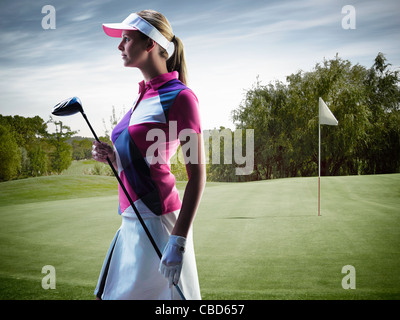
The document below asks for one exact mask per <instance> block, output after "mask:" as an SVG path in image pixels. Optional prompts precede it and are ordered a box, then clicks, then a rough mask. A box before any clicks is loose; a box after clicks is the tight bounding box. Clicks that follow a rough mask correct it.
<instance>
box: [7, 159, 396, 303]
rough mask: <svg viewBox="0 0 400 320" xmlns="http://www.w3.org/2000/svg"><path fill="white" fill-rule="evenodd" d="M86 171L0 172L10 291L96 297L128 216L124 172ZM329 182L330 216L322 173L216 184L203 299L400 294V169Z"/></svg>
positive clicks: (204, 240) (201, 242) (203, 247)
mask: <svg viewBox="0 0 400 320" xmlns="http://www.w3.org/2000/svg"><path fill="white" fill-rule="evenodd" d="M76 165H79V166H81V165H83V164H82V163H80V164H78V163H77V164H76ZM88 165H89V164H88ZM81 169H82V168H81ZM79 170H80V169H79ZM79 170H76V172H70V173H68V174H67V175H60V176H51V177H40V178H31V179H24V180H17V181H10V182H5V183H0V299H93V290H94V288H95V285H96V282H97V277H98V274H99V272H100V268H101V266H102V263H103V259H104V256H105V254H106V251H107V249H108V246H109V244H110V242H111V240H112V238H113V236H114V234H115V231H116V230H117V229H118V227H119V225H120V222H121V218H120V217H119V216H118V214H117V213H116V212H117V205H118V204H117V192H116V189H117V183H116V181H115V178H113V177H105V176H88V175H82V174H80V171H79ZM184 186H185V183H179V184H178V188H179V189H180V191H181V195H183V189H184ZM321 192H322V201H321V216H320V217H318V216H317V178H291V179H280V180H270V181H260V182H249V183H208V184H207V186H206V190H205V192H204V195H203V200H202V203H201V206H200V208H199V211H198V214H197V217H196V220H195V225H194V235H195V248H196V257H197V265H198V271H199V279H200V287H201V293H202V297H203V299H399V298H400V268H399V267H400V241H399V240H400V235H399V227H400V210H399V208H400V175H399V174H393V175H377V176H349V177H323V178H322V179H321ZM45 265H52V266H54V267H55V269H56V289H55V290H51V289H49V290H44V289H42V287H41V281H42V278H43V277H44V276H45V275H44V274H42V273H41V270H42V267H43V266H45ZM345 265H353V266H354V267H355V269H356V289H354V290H351V289H349V290H344V289H343V288H342V286H341V281H342V278H343V277H344V276H345V275H344V274H342V273H341V270H342V267H343V266H345Z"/></svg>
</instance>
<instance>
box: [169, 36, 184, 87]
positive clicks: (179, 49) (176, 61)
mask: <svg viewBox="0 0 400 320" xmlns="http://www.w3.org/2000/svg"><path fill="white" fill-rule="evenodd" d="M171 41H172V43H173V44H174V52H173V53H172V55H171V57H170V58H169V59H168V60H167V69H168V72H172V71H178V73H179V80H180V81H181V82H183V84H185V85H186V84H187V70H186V62H185V51H184V48H183V43H182V41H181V39H179V38H178V37H176V36H173V37H172V40H171Z"/></svg>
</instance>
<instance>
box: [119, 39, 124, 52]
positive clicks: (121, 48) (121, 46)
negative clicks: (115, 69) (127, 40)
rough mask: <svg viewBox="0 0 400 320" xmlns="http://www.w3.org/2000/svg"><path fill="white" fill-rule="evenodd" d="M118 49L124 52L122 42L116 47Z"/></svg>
mask: <svg viewBox="0 0 400 320" xmlns="http://www.w3.org/2000/svg"><path fill="white" fill-rule="evenodd" d="M118 49H119V50H121V51H124V46H123V41H121V42H120V43H119V45H118Z"/></svg>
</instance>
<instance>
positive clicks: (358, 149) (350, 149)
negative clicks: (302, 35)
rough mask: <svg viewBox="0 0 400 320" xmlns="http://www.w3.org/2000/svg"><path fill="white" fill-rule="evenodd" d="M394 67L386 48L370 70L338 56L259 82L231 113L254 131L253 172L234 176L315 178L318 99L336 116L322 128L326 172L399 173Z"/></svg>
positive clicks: (399, 93) (399, 100)
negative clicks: (278, 78)
mask: <svg viewBox="0 0 400 320" xmlns="http://www.w3.org/2000/svg"><path fill="white" fill-rule="evenodd" d="M390 66H391V65H390V64H389V63H388V62H387V59H386V57H385V56H384V55H383V54H382V53H379V54H378V55H377V57H376V58H375V61H374V63H373V65H372V67H370V68H366V67H363V66H361V65H359V64H356V65H352V64H351V62H350V61H348V60H343V59H341V58H340V57H338V55H336V57H335V58H334V59H331V60H326V59H324V60H323V62H322V63H317V64H316V65H315V67H314V69H313V70H312V71H309V72H303V71H298V72H297V73H294V74H291V75H290V76H287V77H286V82H285V83H284V82H282V81H276V82H274V83H269V84H268V85H261V83H260V82H259V81H257V82H256V83H255V85H254V86H253V87H252V88H251V89H250V90H248V91H247V92H246V95H245V99H244V101H243V102H242V103H241V105H240V106H239V107H238V108H237V109H235V110H234V111H233V112H232V118H233V121H234V123H235V125H236V128H240V129H245V128H252V129H254V164H255V165H254V171H253V173H252V174H251V175H249V176H247V177H236V180H235V181H238V180H240V179H242V180H262V179H271V178H283V177H296V176H303V177H304V176H316V175H317V174H318V171H317V170H318V98H319V97H321V98H322V99H323V100H324V101H325V102H326V103H327V105H328V106H329V108H330V110H331V111H332V113H333V114H334V115H335V117H336V119H337V120H338V121H339V125H338V126H324V125H322V126H321V175H355V174H383V173H397V172H400V88H399V83H400V78H399V71H398V70H392V69H391V68H390ZM228 171H229V170H228ZM220 176H221V175H220ZM228 176H231V175H229V174H228Z"/></svg>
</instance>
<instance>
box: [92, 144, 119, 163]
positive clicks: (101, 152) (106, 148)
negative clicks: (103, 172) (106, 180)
mask: <svg viewBox="0 0 400 320" xmlns="http://www.w3.org/2000/svg"><path fill="white" fill-rule="evenodd" d="M92 156H93V159H94V160H96V161H99V162H103V163H108V162H107V157H108V158H109V159H110V161H111V162H112V164H113V165H114V167H115V153H114V149H113V148H112V147H111V146H110V145H109V144H107V143H105V142H97V141H96V140H95V141H93V146H92Z"/></svg>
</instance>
